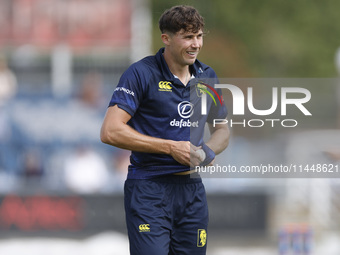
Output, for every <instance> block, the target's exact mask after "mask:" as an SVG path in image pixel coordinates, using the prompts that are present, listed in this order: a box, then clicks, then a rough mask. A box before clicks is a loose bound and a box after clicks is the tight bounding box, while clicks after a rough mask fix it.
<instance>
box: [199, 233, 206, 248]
mask: <svg viewBox="0 0 340 255" xmlns="http://www.w3.org/2000/svg"><path fill="white" fill-rule="evenodd" d="M206 243H207V231H205V229H199V230H198V231H197V247H204V246H205V245H206Z"/></svg>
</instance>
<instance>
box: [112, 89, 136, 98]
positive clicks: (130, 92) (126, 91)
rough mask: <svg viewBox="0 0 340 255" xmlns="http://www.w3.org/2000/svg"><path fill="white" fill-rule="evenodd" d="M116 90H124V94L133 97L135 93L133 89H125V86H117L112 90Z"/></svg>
mask: <svg viewBox="0 0 340 255" xmlns="http://www.w3.org/2000/svg"><path fill="white" fill-rule="evenodd" d="M116 91H122V92H124V93H126V94H128V95H131V96H133V97H134V96H135V93H134V92H133V91H131V90H129V89H127V88H123V87H117V88H116V89H115V90H114V92H116Z"/></svg>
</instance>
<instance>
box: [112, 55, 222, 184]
mask: <svg viewBox="0 0 340 255" xmlns="http://www.w3.org/2000/svg"><path fill="white" fill-rule="evenodd" d="M163 52H164V48H162V49H160V50H159V51H158V53H157V54H156V55H155V56H149V57H146V58H144V59H142V60H140V61H138V62H136V63H134V64H132V65H131V66H130V67H129V68H128V69H127V70H126V71H125V72H124V74H123V75H122V77H121V78H120V81H119V83H118V85H117V87H116V89H115V90H114V93H113V95H112V99H111V101H110V105H109V106H113V105H118V107H119V108H121V109H123V110H125V111H126V112H128V113H129V114H130V115H131V116H132V118H131V119H130V121H129V122H128V125H130V126H131V127H132V128H134V129H135V130H137V131H138V132H140V133H142V134H145V135H149V136H152V137H157V138H162V139H170V140H175V141H191V142H192V143H193V144H194V145H196V146H199V145H201V144H202V142H203V132H204V126H205V123H206V122H210V123H212V121H213V119H215V118H216V119H223V118H226V116H227V109H226V107H225V105H224V104H223V105H222V104H219V103H218V104H217V105H216V104H215V102H214V101H213V98H212V97H210V96H206V99H207V104H206V105H207V114H206V115H202V114H201V108H202V107H201V98H202V94H203V93H205V92H204V90H202V89H200V88H205V89H206V90H209V88H208V87H206V86H204V85H203V87H202V84H203V83H205V84H210V86H212V87H213V86H214V84H216V83H218V80H217V76H216V74H215V72H214V70H213V69H212V68H211V67H209V66H207V65H205V64H203V63H202V62H200V61H198V60H196V61H195V63H194V64H193V65H192V66H190V67H189V68H190V72H191V74H192V75H193V76H194V77H195V79H191V80H190V82H189V83H188V84H187V85H186V86H185V85H184V84H183V83H182V82H181V81H180V80H179V79H178V78H176V77H175V76H174V75H173V74H172V73H171V72H170V70H169V68H168V66H167V64H166V62H165V59H164V57H163ZM198 84H199V85H198ZM210 92H211V91H210ZM217 92H218V93H219V95H221V91H220V90H217ZM210 94H212V95H213V92H211V93H210ZM214 96H216V95H214ZM216 100H217V99H216ZM217 101H218V100H217ZM130 161H131V165H130V166H129V172H128V179H149V178H153V177H157V176H161V175H165V174H172V173H177V172H182V171H187V170H189V169H190V168H189V166H184V165H181V164H180V163H178V162H177V161H176V160H174V159H173V158H172V157H171V156H170V155H165V154H154V153H141V152H136V151H132V153H131V157H130Z"/></svg>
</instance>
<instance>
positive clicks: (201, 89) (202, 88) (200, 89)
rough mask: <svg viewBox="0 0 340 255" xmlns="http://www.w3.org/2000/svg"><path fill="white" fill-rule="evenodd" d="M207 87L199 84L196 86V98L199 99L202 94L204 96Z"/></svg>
mask: <svg viewBox="0 0 340 255" xmlns="http://www.w3.org/2000/svg"><path fill="white" fill-rule="evenodd" d="M206 90H207V86H205V85H204V84H201V83H197V84H196V93H197V96H198V97H201V96H202V94H206V93H207V92H206Z"/></svg>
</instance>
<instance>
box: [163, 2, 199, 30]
mask: <svg viewBox="0 0 340 255" xmlns="http://www.w3.org/2000/svg"><path fill="white" fill-rule="evenodd" d="M158 24H159V29H160V30H161V32H162V33H166V32H170V33H173V34H175V33H177V32H178V31H180V30H181V29H183V30H184V31H185V32H193V33H197V32H198V31H199V30H200V29H202V30H203V28H204V19H203V17H202V16H201V15H200V14H199V13H198V11H197V10H196V9H195V8H194V7H192V6H188V5H177V6H174V7H172V8H170V9H168V10H166V11H165V12H164V13H163V14H162V16H161V17H160V19H159V22H158Z"/></svg>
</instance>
